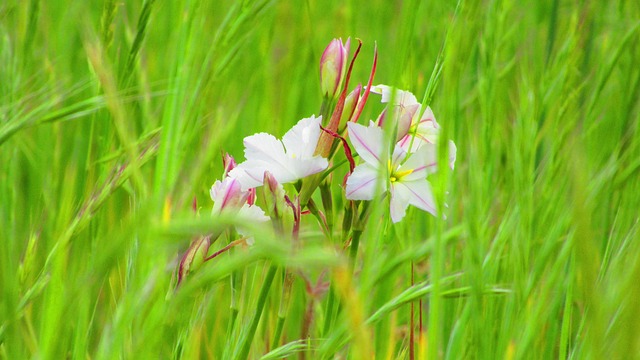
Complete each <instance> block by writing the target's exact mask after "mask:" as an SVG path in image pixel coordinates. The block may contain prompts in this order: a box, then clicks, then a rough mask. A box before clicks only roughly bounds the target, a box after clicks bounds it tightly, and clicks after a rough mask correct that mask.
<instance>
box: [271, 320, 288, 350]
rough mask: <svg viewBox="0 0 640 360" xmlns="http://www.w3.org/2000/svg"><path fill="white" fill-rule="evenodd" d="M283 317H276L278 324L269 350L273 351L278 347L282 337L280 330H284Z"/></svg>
mask: <svg viewBox="0 0 640 360" xmlns="http://www.w3.org/2000/svg"><path fill="white" fill-rule="evenodd" d="M285 319H286V318H285V317H281V316H278V323H277V324H276V332H275V334H273V342H272V343H271V348H272V349H275V348H277V347H278V346H279V345H280V337H281V336H282V329H284V321H285Z"/></svg>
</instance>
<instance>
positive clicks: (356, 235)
mask: <svg viewBox="0 0 640 360" xmlns="http://www.w3.org/2000/svg"><path fill="white" fill-rule="evenodd" d="M360 236H362V230H361V229H353V238H352V239H351V247H350V249H349V258H350V259H351V265H350V266H351V272H352V273H353V269H354V268H355V266H356V257H357V256H358V245H360Z"/></svg>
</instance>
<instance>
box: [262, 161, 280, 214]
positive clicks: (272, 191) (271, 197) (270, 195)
mask: <svg viewBox="0 0 640 360" xmlns="http://www.w3.org/2000/svg"><path fill="white" fill-rule="evenodd" d="M262 191H263V198H264V202H265V212H266V213H267V215H268V216H270V217H271V218H276V219H277V218H281V217H282V214H283V212H284V206H285V204H284V196H285V192H284V188H283V187H282V185H281V184H280V183H278V181H277V180H276V178H275V177H273V175H271V173H270V172H268V171H265V172H264V182H263V186H262Z"/></svg>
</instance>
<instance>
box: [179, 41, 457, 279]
mask: <svg viewBox="0 0 640 360" xmlns="http://www.w3.org/2000/svg"><path fill="white" fill-rule="evenodd" d="M361 45H362V44H361V42H360V41H358V46H357V49H356V50H355V53H354V55H353V57H352V59H351V61H349V59H348V56H349V50H350V46H351V41H350V39H348V40H347V41H346V43H343V42H342V40H338V39H334V40H333V41H331V43H330V44H329V46H328V47H327V48H326V49H325V51H324V53H323V54H322V58H321V61H320V84H321V92H322V96H323V103H322V106H321V108H320V109H321V110H320V114H319V116H315V115H312V116H310V117H307V118H304V119H302V120H300V121H298V123H297V124H296V125H294V126H293V127H292V128H291V129H290V130H289V131H287V132H286V133H285V134H284V136H283V137H282V138H281V139H278V138H276V137H275V136H273V135H271V134H267V133H258V134H254V135H251V136H248V137H246V138H244V141H243V143H244V158H245V160H244V161H243V162H241V163H239V164H236V162H235V160H234V159H233V157H231V156H230V155H226V156H225V161H224V167H225V172H224V177H223V179H222V180H217V181H216V182H215V183H214V184H213V186H212V187H211V191H210V194H211V199H212V200H213V202H214V204H213V210H212V215H213V216H216V215H218V214H239V215H241V216H243V218H245V219H250V220H254V221H256V222H264V221H268V220H271V221H272V222H273V224H274V228H275V229H276V231H283V227H282V219H283V216H285V214H290V215H289V216H290V217H291V218H293V221H294V225H293V227H292V229H293V234H292V235H293V237H294V238H297V232H298V231H299V227H300V214H304V213H310V214H312V215H314V216H315V217H316V218H317V219H318V221H319V223H320V225H321V226H322V228H323V230H324V231H325V233H327V234H331V233H333V231H334V230H335V229H334V228H333V221H332V217H333V214H334V209H333V201H332V199H333V198H334V197H335V196H336V193H337V192H339V193H341V194H342V195H341V196H343V199H344V200H345V201H344V203H346V204H348V205H347V206H346V210H345V216H344V219H343V221H342V224H343V225H342V227H343V228H342V229H341V230H342V234H344V239H343V240H344V241H345V243H348V242H349V241H348V240H349V236H350V229H351V228H352V227H354V228H355V227H356V226H360V227H361V226H362V225H363V224H362V223H359V224H356V222H358V221H359V222H362V221H366V220H367V219H368V214H367V213H366V210H367V209H368V208H369V207H368V206H366V205H363V204H364V203H366V202H368V201H387V200H386V199H388V204H389V215H390V219H391V221H392V222H393V223H397V222H399V221H401V220H402V219H403V218H404V217H405V214H406V210H407V207H408V206H409V205H413V206H415V207H417V208H418V209H421V210H424V211H427V212H429V213H431V214H433V215H435V216H440V215H439V214H438V210H437V208H436V205H435V203H434V198H433V194H432V189H431V185H430V183H429V180H428V178H429V175H430V174H433V173H434V172H435V171H436V170H437V168H438V161H437V160H438V158H439V157H438V154H437V150H438V149H439V148H442V146H438V142H439V141H440V126H439V124H438V122H437V121H436V119H435V117H434V114H433V112H432V110H431V109H430V108H429V107H424V106H423V105H422V104H421V103H420V102H418V101H417V99H416V97H415V96H414V95H413V94H412V93H410V92H408V91H403V90H397V89H395V88H393V87H391V86H387V85H376V86H373V85H372V81H373V76H374V74H375V69H376V63H377V51H376V52H375V53H374V62H373V66H372V69H371V73H370V77H369V80H368V83H367V85H365V86H362V85H361V84H358V85H357V86H355V87H354V89H353V90H352V91H350V92H348V90H347V89H348V87H349V81H350V77H351V71H352V68H353V65H354V62H355V60H356V58H357V55H358V53H359V51H360V48H361ZM370 94H377V95H380V96H381V102H382V103H383V104H385V108H384V110H383V111H382V113H381V114H380V115H379V116H378V117H377V119H376V120H375V121H373V120H371V121H369V122H368V124H366V125H363V124H360V123H358V120H359V118H360V115H361V114H362V111H363V108H364V106H365V104H366V102H367V99H368V98H369V95H370ZM385 129H387V131H386V132H385ZM388 129H391V134H388V133H389V131H388ZM347 139H348V140H349V141H347ZM445 147H446V146H445ZM340 153H344V157H345V159H346V161H345V160H341V161H340V160H338V157H337V156H338V155H339V154H340ZM356 155H357V157H358V158H359V164H357V165H356V161H355V158H356ZM455 159H456V146H455V144H454V143H453V142H452V141H448V160H449V161H448V164H447V165H448V166H450V167H451V168H452V169H453V166H454V163H455ZM347 163H348V164H349V166H348V169H347V168H346V164H347ZM343 164H345V166H342V165H343ZM336 171H342V173H346V177H345V181H344V182H343V183H342V184H332V183H331V182H332V179H333V176H330V175H331V174H332V173H333V172H336ZM282 184H293V185H292V186H288V187H287V191H285V188H284V187H283V186H282ZM316 191H319V192H320V195H321V198H322V207H321V206H320V205H319V204H316V202H315V201H314V200H313V195H314V193H315V192H316ZM256 195H258V196H256ZM256 197H259V198H260V199H258V202H256ZM382 199H385V200H382ZM258 204H260V206H261V207H260V206H259V205H258ZM354 209H355V210H354ZM353 211H361V213H360V214H353ZM348 212H351V213H350V214H349V216H347V213H348ZM236 230H237V232H238V233H239V235H238V236H241V239H243V240H244V241H243V242H242V243H243V244H247V243H249V242H250V241H249V240H248V239H250V234H248V233H247V232H245V231H243V230H242V229H236ZM211 241H215V238H214V237H207V238H204V239H198V240H197V241H196V242H194V244H192V246H191V247H190V248H189V250H188V251H187V253H186V254H185V255H184V256H183V259H182V261H181V265H180V266H181V268H180V270H181V271H180V274H181V278H180V280H182V277H183V276H182V275H183V274H184V273H185V272H184V271H183V270H184V269H189V266H190V263H191V262H193V261H194V260H193V259H194V258H196V257H197V258H198V261H200V262H201V261H202V259H201V258H204V259H205V261H206V260H209V259H210V258H211V256H209V257H207V252H208V248H209V245H210V242H211ZM230 247H231V246H228V248H230ZM196 255H197V256H196ZM183 263H186V264H183Z"/></svg>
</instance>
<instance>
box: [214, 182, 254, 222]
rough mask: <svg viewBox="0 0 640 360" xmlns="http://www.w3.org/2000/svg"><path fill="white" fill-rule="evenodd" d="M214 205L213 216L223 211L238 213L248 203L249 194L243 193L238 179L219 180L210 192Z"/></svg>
mask: <svg viewBox="0 0 640 360" xmlns="http://www.w3.org/2000/svg"><path fill="white" fill-rule="evenodd" d="M209 194H210V195H211V199H212V200H213V201H214V203H213V210H212V213H213V214H219V213H220V212H222V211H223V210H232V211H237V210H238V209H240V208H241V207H242V205H244V204H245V203H246V202H247V198H248V197H249V192H247V191H242V187H241V185H240V182H239V181H238V180H237V179H234V178H230V177H227V178H225V179H224V180H222V181H220V180H217V181H216V182H215V183H214V184H213V186H211V190H210V191H209Z"/></svg>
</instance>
